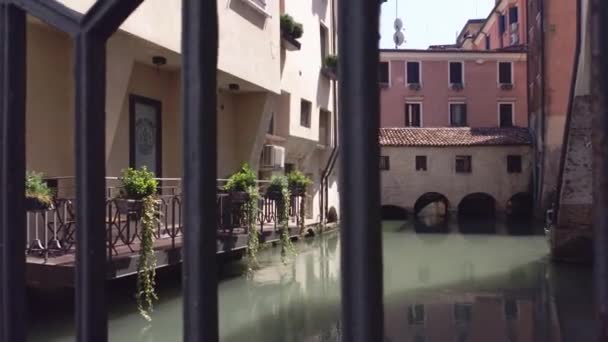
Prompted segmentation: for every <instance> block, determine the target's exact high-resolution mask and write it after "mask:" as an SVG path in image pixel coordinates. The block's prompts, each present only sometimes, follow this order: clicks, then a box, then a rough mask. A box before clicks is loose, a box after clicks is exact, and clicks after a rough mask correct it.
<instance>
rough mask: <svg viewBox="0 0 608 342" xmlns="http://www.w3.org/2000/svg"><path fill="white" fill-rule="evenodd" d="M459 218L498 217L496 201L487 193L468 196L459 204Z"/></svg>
mask: <svg viewBox="0 0 608 342" xmlns="http://www.w3.org/2000/svg"><path fill="white" fill-rule="evenodd" d="M458 217H464V218H494V217H496V199H495V198H494V197H493V196H492V195H490V194H487V193H485V192H475V193H472V194H468V195H466V196H464V197H463V198H462V200H460V203H459V204H458Z"/></svg>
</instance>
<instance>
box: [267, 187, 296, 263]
mask: <svg viewBox="0 0 608 342" xmlns="http://www.w3.org/2000/svg"><path fill="white" fill-rule="evenodd" d="M268 194H269V195H270V197H271V199H273V200H275V202H276V205H277V219H278V221H279V222H278V223H279V226H280V227H281V228H280V236H281V261H282V262H283V263H284V264H285V263H287V256H288V255H295V254H296V250H295V247H294V245H293V243H292V242H291V237H290V236H289V199H290V198H291V195H290V192H289V186H288V181H287V177H285V176H274V177H272V179H271V181H270V186H269V187H268Z"/></svg>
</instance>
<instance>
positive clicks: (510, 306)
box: [505, 299, 519, 320]
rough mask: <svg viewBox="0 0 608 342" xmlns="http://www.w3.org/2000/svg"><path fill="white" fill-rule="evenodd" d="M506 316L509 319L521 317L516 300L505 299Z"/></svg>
mask: <svg viewBox="0 0 608 342" xmlns="http://www.w3.org/2000/svg"><path fill="white" fill-rule="evenodd" d="M505 317H506V318H507V320H516V319H517V317H519V308H518V306H517V301H516V300H514V299H507V300H505Z"/></svg>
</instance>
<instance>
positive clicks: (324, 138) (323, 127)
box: [319, 109, 331, 146]
mask: <svg viewBox="0 0 608 342" xmlns="http://www.w3.org/2000/svg"><path fill="white" fill-rule="evenodd" d="M330 118H331V113H330V112H328V111H326V110H323V109H321V111H320V112H319V144H321V145H323V146H330V145H331V130H330V128H331V121H330Z"/></svg>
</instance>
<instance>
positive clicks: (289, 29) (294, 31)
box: [280, 14, 304, 39]
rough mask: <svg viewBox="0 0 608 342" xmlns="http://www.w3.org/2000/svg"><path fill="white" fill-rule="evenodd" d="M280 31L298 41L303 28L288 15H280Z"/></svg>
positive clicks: (302, 33)
mask: <svg viewBox="0 0 608 342" xmlns="http://www.w3.org/2000/svg"><path fill="white" fill-rule="evenodd" d="M280 21H281V31H283V32H284V33H285V34H288V35H290V36H291V37H292V38H294V39H299V38H301V37H302V35H304V26H303V25H302V24H301V23H298V22H296V21H295V20H294V19H293V17H292V16H291V15H289V14H282V15H281V19H280Z"/></svg>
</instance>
